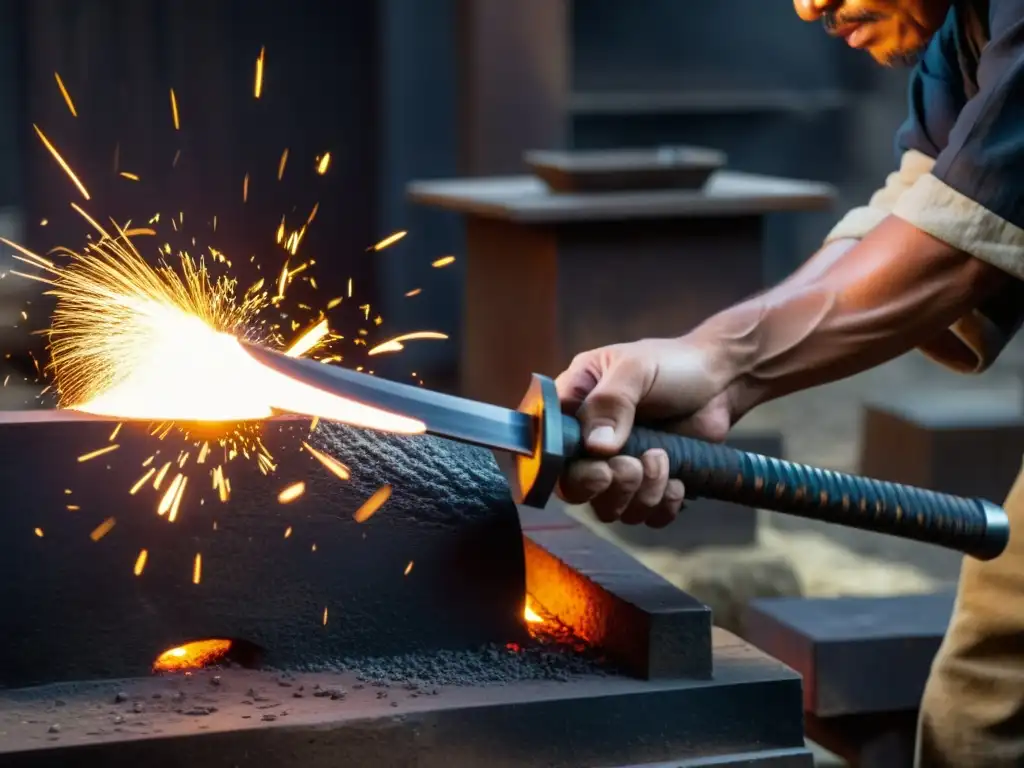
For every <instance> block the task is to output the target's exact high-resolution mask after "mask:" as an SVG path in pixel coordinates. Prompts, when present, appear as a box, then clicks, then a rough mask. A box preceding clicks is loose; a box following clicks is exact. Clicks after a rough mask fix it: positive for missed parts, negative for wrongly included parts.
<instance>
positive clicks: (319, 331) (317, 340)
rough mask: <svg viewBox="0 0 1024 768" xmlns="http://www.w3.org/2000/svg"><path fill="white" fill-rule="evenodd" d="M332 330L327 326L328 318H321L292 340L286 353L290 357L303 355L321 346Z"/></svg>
mask: <svg viewBox="0 0 1024 768" xmlns="http://www.w3.org/2000/svg"><path fill="white" fill-rule="evenodd" d="M330 332H331V329H330V328H329V327H328V326H327V320H326V319H324V320H321V321H320V322H319V323H317V324H316V325H314V326H313V327H312V328H310V329H309V330H308V331H306V332H305V333H303V334H302V335H301V336H299V338H297V339H296V340H295V341H294V342H292V345H291V346H290V347H288V349H286V350H285V352H284V353H285V354H286V355H288V357H302V356H303V355H305V354H306V353H308V352H311V351H312V350H313V349H315V348H316V347H317V346H319V345H320V344H321V343H322V342H323V340H324V339H325V338H326V337H327V335H328V334H329V333H330Z"/></svg>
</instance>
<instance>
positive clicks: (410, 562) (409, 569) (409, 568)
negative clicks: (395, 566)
mask: <svg viewBox="0 0 1024 768" xmlns="http://www.w3.org/2000/svg"><path fill="white" fill-rule="evenodd" d="M412 563H413V561H412V560H410V561H409V564H408V565H407V566H405V571H403V572H402V575H403V576H408V575H409V574H410V573H412Z"/></svg>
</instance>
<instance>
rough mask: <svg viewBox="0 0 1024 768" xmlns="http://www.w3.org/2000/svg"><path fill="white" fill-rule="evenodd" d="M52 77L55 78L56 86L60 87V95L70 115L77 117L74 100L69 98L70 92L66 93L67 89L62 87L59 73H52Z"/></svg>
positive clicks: (62, 82) (62, 83)
mask: <svg viewBox="0 0 1024 768" xmlns="http://www.w3.org/2000/svg"><path fill="white" fill-rule="evenodd" d="M53 76H54V78H56V80H57V87H58V88H60V95H61V96H63V97H64V103H65V104H67V105H68V111H69V112H70V113H71V116H72V117H78V111H77V110H76V109H75V102H73V101H72V100H71V94H70V93H68V89H67V88H65V87H64V81H63V80H61V79H60V75H59V74H57V73H56V72H54V73H53Z"/></svg>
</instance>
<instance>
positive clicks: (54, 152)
mask: <svg viewBox="0 0 1024 768" xmlns="http://www.w3.org/2000/svg"><path fill="white" fill-rule="evenodd" d="M32 127H33V128H35V131H36V135H37V136H38V137H39V140H40V141H41V142H43V146H44V147H46V149H47V151H48V152H49V153H50V154H51V155H53V159H54V160H56V161H57V165H59V166H60V167H61V170H63V171H64V173H66V174H67V175H68V178H69V179H71V181H72V182H73V183H74V185H75V186H76V187H78V191H79V192H81V193H82V197H84V198H85V199H86V200H88V199H89V190H87V189H86V188H85V185H84V184H82V182H81V181H79V180H78V177H77V176H76V175H75V172H74V171H72V170H71V166H70V165H68V164H67V162H66V161H65V160H64V158H63V157H61V154H60V152H58V151H57V148H56V147H55V146H53V144H51V143H50V140H49V139H48V138H46V134H44V133H43V132H42V131H41V130H40V129H39V126H38V125H33V126H32Z"/></svg>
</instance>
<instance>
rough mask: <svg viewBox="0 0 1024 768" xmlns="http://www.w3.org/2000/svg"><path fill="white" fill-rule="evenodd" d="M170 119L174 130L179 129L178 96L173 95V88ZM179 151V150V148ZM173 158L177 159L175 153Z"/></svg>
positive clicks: (172, 90) (172, 91)
mask: <svg viewBox="0 0 1024 768" xmlns="http://www.w3.org/2000/svg"><path fill="white" fill-rule="evenodd" d="M171 119H172V120H173V121H174V130H176V131H180V130H181V120H180V118H179V116H178V97H177V96H175V95H174V89H173V88H171ZM179 151H180V150H179ZM174 159H175V160H177V159H178V156H177V155H175V156H174Z"/></svg>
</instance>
